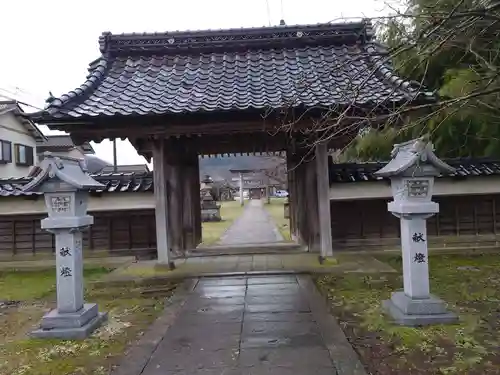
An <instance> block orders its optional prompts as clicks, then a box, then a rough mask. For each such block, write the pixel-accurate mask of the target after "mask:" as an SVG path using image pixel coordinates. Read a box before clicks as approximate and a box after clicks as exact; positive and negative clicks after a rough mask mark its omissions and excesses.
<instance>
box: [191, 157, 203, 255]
mask: <svg viewBox="0 0 500 375" xmlns="http://www.w3.org/2000/svg"><path fill="white" fill-rule="evenodd" d="M193 162H194V163H195V164H194V165H193V187H192V193H193V202H194V205H193V212H194V223H195V226H194V229H195V231H194V243H195V246H198V245H199V244H200V243H201V241H202V223H201V199H200V159H199V158H198V155H196V160H194V159H193Z"/></svg>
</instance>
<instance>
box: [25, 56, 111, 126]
mask: <svg viewBox="0 0 500 375" xmlns="http://www.w3.org/2000/svg"><path fill="white" fill-rule="evenodd" d="M96 61H97V60H96ZM96 61H93V62H92V63H91V65H90V67H89V71H90V73H89V74H88V75H87V79H86V80H85V82H84V83H83V84H82V85H81V86H80V87H78V88H76V89H74V90H72V91H70V92H69V93H67V94H64V95H62V96H61V97H59V98H55V97H53V96H51V97H49V98H48V99H47V100H46V102H47V103H48V104H47V106H46V107H45V109H43V110H42V111H38V112H34V113H31V114H28V117H29V118H30V119H31V120H33V121H42V120H43V119H44V118H52V117H53V116H54V114H57V113H58V112H60V111H61V110H62V109H63V107H64V106H65V105H67V104H69V103H70V102H72V104H73V103H75V101H76V100H77V99H80V98H83V97H84V96H85V95H86V94H87V93H89V92H90V91H91V90H92V89H94V88H95V87H97V85H98V84H99V83H100V82H101V80H102V79H103V78H104V77H105V75H106V71H107V69H108V60H107V58H106V56H101V57H100V58H99V59H98V62H97V63H96Z"/></svg>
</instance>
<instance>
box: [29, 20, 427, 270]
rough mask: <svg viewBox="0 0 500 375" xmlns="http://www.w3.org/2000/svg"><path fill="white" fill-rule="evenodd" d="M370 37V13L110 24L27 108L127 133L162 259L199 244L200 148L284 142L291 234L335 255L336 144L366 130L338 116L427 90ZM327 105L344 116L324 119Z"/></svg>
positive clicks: (217, 151)
mask: <svg viewBox="0 0 500 375" xmlns="http://www.w3.org/2000/svg"><path fill="white" fill-rule="evenodd" d="M372 37H373V32H372V29H371V25H370V23H369V22H367V21H363V22H359V23H346V24H323V25H309V26H279V27H264V28H253V29H234V30H211V31H195V32H168V33H163V34H159V33H155V34H121V35H112V34H111V33H103V35H102V36H101V37H100V40H99V44H100V50H101V52H102V56H101V57H100V58H99V59H98V60H96V61H94V62H93V63H91V65H90V68H89V71H90V74H89V75H88V77H87V80H86V81H85V82H84V84H83V85H82V86H81V87H80V88H78V89H76V90H73V91H71V92H70V93H68V94H66V95H63V96H62V97H60V98H53V97H52V98H49V100H48V106H47V107H46V108H45V109H44V110H43V111H41V112H37V113H34V114H31V115H30V116H31V118H32V119H33V120H34V121H36V122H38V123H41V124H46V125H48V126H49V128H51V129H58V130H64V131H66V132H69V133H70V134H71V137H72V138H73V140H74V141H75V144H81V143H82V142H84V141H96V142H100V141H101V140H103V139H106V138H109V139H115V138H121V139H124V138H128V139H129V140H130V141H131V143H132V144H133V145H134V146H135V147H136V149H137V151H138V152H139V154H141V155H143V156H145V157H146V158H147V159H149V160H153V170H154V190H155V191H154V194H155V199H156V212H155V216H156V239H157V248H158V260H159V261H160V262H168V261H169V259H170V250H173V251H183V250H186V249H190V248H193V247H195V246H196V245H197V244H199V243H200V241H201V220H200V202H199V185H200V181H199V171H198V156H199V155H222V154H232V153H243V152H244V153H258V152H283V151H286V153H287V167H288V180H289V181H288V182H289V184H288V185H289V194H290V196H289V201H290V206H289V209H290V223H291V232H292V235H293V238H294V239H295V240H297V241H298V242H300V243H303V244H305V245H307V246H308V248H309V250H310V251H317V252H321V254H322V255H323V256H329V255H331V254H332V244H331V243H332V238H331V225H330V223H331V221H330V204H329V196H328V194H329V193H328V191H329V184H328V163H327V161H328V160H327V158H328V156H327V155H328V149H329V148H333V149H336V148H340V147H343V146H344V145H345V144H346V142H348V141H349V140H350V139H352V137H354V136H355V135H356V134H357V130H358V129H356V128H355V127H354V126H353V124H352V123H348V122H346V121H337V120H335V116H336V114H339V115H340V113H346V108H351V111H350V112H349V113H358V112H359V111H361V112H359V113H367V112H366V111H368V112H370V111H373V110H374V108H376V109H377V111H379V112H380V111H382V112H383V110H384V108H394V107H395V106H397V105H402V104H404V105H408V102H409V101H419V100H421V99H422V98H423V99H424V100H427V99H428V98H426V97H425V95H427V94H421V93H420V91H419V90H420V88H419V87H414V86H412V84H411V83H409V82H406V81H404V80H401V79H399V78H398V77H396V76H395V75H394V74H393V73H392V72H391V71H390V69H389V68H388V66H387V64H383V63H380V62H379V61H378V60H377V58H378V57H377V56H379V53H378V52H377V51H378V48H379V47H378V44H376V43H374V41H373V40H372ZM373 51H375V52H376V53H373ZM422 95H423V96H424V97H423V96H422ZM387 103H390V105H389V106H387V105H386V104H387ZM357 111H358V112H357ZM363 111H365V112H363ZM359 113H358V114H359ZM326 114H328V118H332V119H333V121H332V123H333V124H336V125H335V126H333V125H332V127H326V128H325V127H322V126H320V127H318V126H317V124H318V120H321V119H324V118H325V116H326ZM323 125H324V123H323ZM347 125H349V126H350V128H351V129H350V130H349V131H342V129H344V127H346V128H347ZM332 129H333V131H332ZM329 132H330V133H329ZM333 134H335V137H334V136H332V135H333ZM339 134H340V135H342V136H340V135H339ZM322 139H328V141H327V142H326V141H322V142H320V141H319V140H322ZM311 140H313V141H314V140H315V142H314V143H313V144H314V146H312V148H311V147H310V144H311ZM308 144H309V145H308Z"/></svg>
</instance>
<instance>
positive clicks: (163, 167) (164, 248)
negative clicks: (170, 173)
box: [153, 139, 170, 264]
mask: <svg viewBox="0 0 500 375" xmlns="http://www.w3.org/2000/svg"><path fill="white" fill-rule="evenodd" d="M166 158H167V153H166V140H165V139H160V140H155V141H154V142H153V177H154V196H155V219H156V252H157V256H158V262H159V263H165V264H169V263H170V243H169V239H170V238H169V230H168V229H169V222H168V219H169V218H168V216H169V215H168V196H167V184H166V179H167V178H166V176H167V164H166Z"/></svg>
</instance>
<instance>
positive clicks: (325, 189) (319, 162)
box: [316, 143, 333, 257]
mask: <svg viewBox="0 0 500 375" xmlns="http://www.w3.org/2000/svg"><path fill="white" fill-rule="evenodd" d="M316 167H317V168H316V169H317V189H318V212H319V236H320V241H321V244H320V253H321V256H322V257H330V256H333V246H332V226H331V222H332V220H331V213H330V179H329V173H328V147H327V145H326V144H323V143H321V144H318V145H317V146H316Z"/></svg>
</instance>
